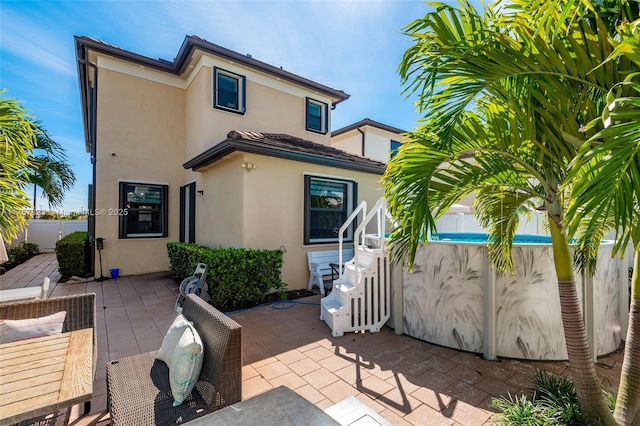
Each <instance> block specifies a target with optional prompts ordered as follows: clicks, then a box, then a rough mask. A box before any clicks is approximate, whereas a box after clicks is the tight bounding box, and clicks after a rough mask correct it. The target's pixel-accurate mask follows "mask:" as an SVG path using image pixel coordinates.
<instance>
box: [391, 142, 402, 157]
mask: <svg viewBox="0 0 640 426" xmlns="http://www.w3.org/2000/svg"><path fill="white" fill-rule="evenodd" d="M400 145H402V142H398V141H393V140H392V141H391V144H390V145H389V150H390V151H391V152H390V153H389V158H393V157H395V156H396V154H397V153H398V149H399V148H400Z"/></svg>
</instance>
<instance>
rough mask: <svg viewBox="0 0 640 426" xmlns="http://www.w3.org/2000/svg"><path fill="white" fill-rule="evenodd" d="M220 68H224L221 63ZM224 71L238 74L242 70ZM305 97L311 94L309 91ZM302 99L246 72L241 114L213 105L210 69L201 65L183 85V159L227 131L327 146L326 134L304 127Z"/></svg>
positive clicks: (199, 151) (206, 147) (222, 138)
mask: <svg viewBox="0 0 640 426" xmlns="http://www.w3.org/2000/svg"><path fill="white" fill-rule="evenodd" d="M221 68H223V69H228V68H225V67H224V64H223V65H222V66H221ZM228 70H229V71H233V72H238V73H239V74H240V75H242V70H238V69H235V68H233V69H228ZM309 96H310V97H313V95H312V94H309ZM316 98H317V99H318V100H320V101H323V102H329V101H330V100H329V99H326V98H322V97H317V96H316ZM305 102H306V100H305V97H304V96H299V95H294V94H291V93H286V92H282V91H280V90H277V89H275V88H272V87H268V86H265V85H263V84H260V83H256V82H255V81H253V80H251V75H250V74H249V75H248V76H247V81H246V111H245V113H244V114H237V113H234V112H230V111H225V110H221V109H218V108H214V107H213V69H212V68H211V67H202V68H201V69H200V70H199V71H198V74H197V75H196V77H194V79H193V80H192V81H191V83H190V85H189V87H188V88H187V101H186V108H187V114H186V116H187V131H186V132H187V151H186V158H185V161H186V160H189V159H191V158H193V157H195V156H196V155H198V154H200V153H201V152H203V151H205V150H207V149H209V148H211V147H212V146H214V145H216V144H218V143H219V142H221V141H223V140H224V139H225V138H226V137H227V134H228V133H229V132H230V131H231V130H240V131H256V132H265V133H285V134H289V135H293V136H297V137H300V138H304V139H307V140H311V141H313V142H317V143H321V144H324V145H329V144H330V141H331V138H330V134H329V133H327V134H325V135H322V134H318V133H314V132H309V131H306V130H305V107H306V103H305ZM329 115H331V114H330V113H329ZM329 125H330V124H329Z"/></svg>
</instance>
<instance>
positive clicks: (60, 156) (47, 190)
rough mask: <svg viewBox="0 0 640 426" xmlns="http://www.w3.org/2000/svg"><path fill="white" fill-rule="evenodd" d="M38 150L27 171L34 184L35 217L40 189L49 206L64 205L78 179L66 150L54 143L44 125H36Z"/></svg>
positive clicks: (37, 123)
mask: <svg viewBox="0 0 640 426" xmlns="http://www.w3.org/2000/svg"><path fill="white" fill-rule="evenodd" d="M33 124H34V129H35V136H36V147H35V148H36V149H35V151H34V154H33V155H32V156H31V158H30V167H29V168H27V169H26V170H25V172H26V174H27V176H28V179H29V181H30V182H31V183H32V184H33V217H34V218H35V217H36V201H37V200H36V195H37V189H38V187H40V188H42V190H43V196H44V197H46V198H47V200H48V201H49V206H52V207H58V206H60V205H62V201H63V200H64V193H65V191H68V190H69V189H71V188H73V185H74V184H75V181H76V177H75V174H74V173H73V170H71V167H70V166H69V165H68V164H67V162H66V155H65V153H64V148H63V147H62V146H61V145H60V144H59V143H57V142H56V141H54V140H53V139H52V138H51V136H50V135H49V133H48V132H47V131H46V129H45V128H44V127H43V125H42V123H41V122H39V121H35V122H34V123H33Z"/></svg>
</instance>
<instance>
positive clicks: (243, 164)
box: [242, 163, 256, 172]
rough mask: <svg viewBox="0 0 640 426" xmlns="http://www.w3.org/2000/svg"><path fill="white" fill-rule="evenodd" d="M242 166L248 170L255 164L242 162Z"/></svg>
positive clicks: (254, 166)
mask: <svg viewBox="0 0 640 426" xmlns="http://www.w3.org/2000/svg"><path fill="white" fill-rule="evenodd" d="M242 168H243V169H246V170H247V171H248V172H250V171H251V170H253V169H255V168H256V165H255V164H253V163H242Z"/></svg>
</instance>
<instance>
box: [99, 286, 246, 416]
mask: <svg viewBox="0 0 640 426" xmlns="http://www.w3.org/2000/svg"><path fill="white" fill-rule="evenodd" d="M182 314H183V315H184V316H185V317H186V318H187V319H188V320H189V321H192V322H193V325H194V327H195V328H196V330H197V331H198V334H199V335H200V338H201V339H202V343H203V345H204V359H203V363H202V371H201V372H200V377H199V379H198V382H197V383H196V385H195V388H194V389H193V391H192V392H191V395H189V397H187V399H185V400H184V402H183V403H182V404H181V405H179V406H177V407H173V406H172V404H173V396H172V394H171V387H170V385H169V368H168V367H167V365H166V364H165V363H164V362H162V361H159V360H156V359H155V355H156V351H153V352H147V353H144V354H140V355H134V356H130V357H126V358H122V359H119V360H117V361H111V362H109V363H107V405H108V407H109V412H110V414H111V425H112V426H117V425H127V426H129V425H136V426H142V425H170V424H177V423H183V422H187V421H189V420H192V419H194V418H196V417H200V416H203V415H205V414H207V413H210V412H212V411H215V410H218V409H220V408H223V407H226V406H227V405H231V404H234V403H236V402H238V401H240V400H241V398H242V387H241V386H242V327H241V326H240V324H238V323H237V322H235V321H233V320H232V319H231V318H229V317H227V316H226V315H224V314H223V313H221V312H219V311H218V310H216V309H215V308H214V307H212V306H211V305H209V304H207V303H205V302H204V301H203V300H202V299H200V298H199V297H196V296H194V295H193V294H190V295H188V296H187V298H186V299H185V302H184V306H183V311H182Z"/></svg>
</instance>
